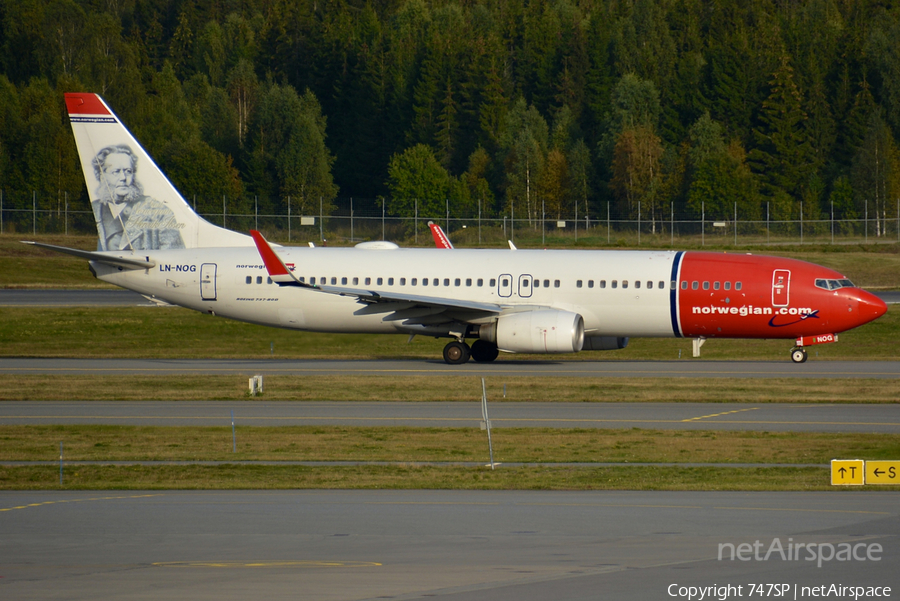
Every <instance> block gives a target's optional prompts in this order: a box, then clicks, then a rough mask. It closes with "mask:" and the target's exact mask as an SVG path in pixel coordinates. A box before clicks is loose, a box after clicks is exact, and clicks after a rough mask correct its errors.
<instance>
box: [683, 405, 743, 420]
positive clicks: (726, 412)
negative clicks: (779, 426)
mask: <svg viewBox="0 0 900 601" xmlns="http://www.w3.org/2000/svg"><path fill="white" fill-rule="evenodd" d="M756 409H759V407H750V408H749V409H735V410H734V411H725V412H723V413H712V414H710V415H701V416H700V417H689V418H688V419H683V420H681V421H683V422H692V421H696V420H698V419H706V418H708V417H719V416H720V415H730V414H732V413H740V412H742V411H754V410H756Z"/></svg>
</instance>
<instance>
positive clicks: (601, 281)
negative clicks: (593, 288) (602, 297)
mask: <svg viewBox="0 0 900 601" xmlns="http://www.w3.org/2000/svg"><path fill="white" fill-rule="evenodd" d="M600 287H601V288H606V280H600Z"/></svg>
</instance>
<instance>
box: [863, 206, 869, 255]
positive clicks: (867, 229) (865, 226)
mask: <svg viewBox="0 0 900 601" xmlns="http://www.w3.org/2000/svg"><path fill="white" fill-rule="evenodd" d="M863 227H864V228H865V231H866V244H868V243H869V199H868V198H867V199H866V222H865V224H864V225H863Z"/></svg>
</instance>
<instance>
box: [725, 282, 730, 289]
mask: <svg viewBox="0 0 900 601" xmlns="http://www.w3.org/2000/svg"><path fill="white" fill-rule="evenodd" d="M725 290H731V282H725Z"/></svg>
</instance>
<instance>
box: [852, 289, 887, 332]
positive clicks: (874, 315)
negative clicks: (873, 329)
mask: <svg viewBox="0 0 900 601" xmlns="http://www.w3.org/2000/svg"><path fill="white" fill-rule="evenodd" d="M857 300H858V301H859V305H858V306H859V322H860V324H864V323H869V322H870V321H874V320H876V319H878V318H879V317H881V316H882V315H884V314H885V313H887V305H886V304H885V302H884V301H883V300H881V299H880V298H878V297H877V296H875V295H874V294H872V293H871V292H866V291H865V290H860V291H859V297H858V299H857Z"/></svg>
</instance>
